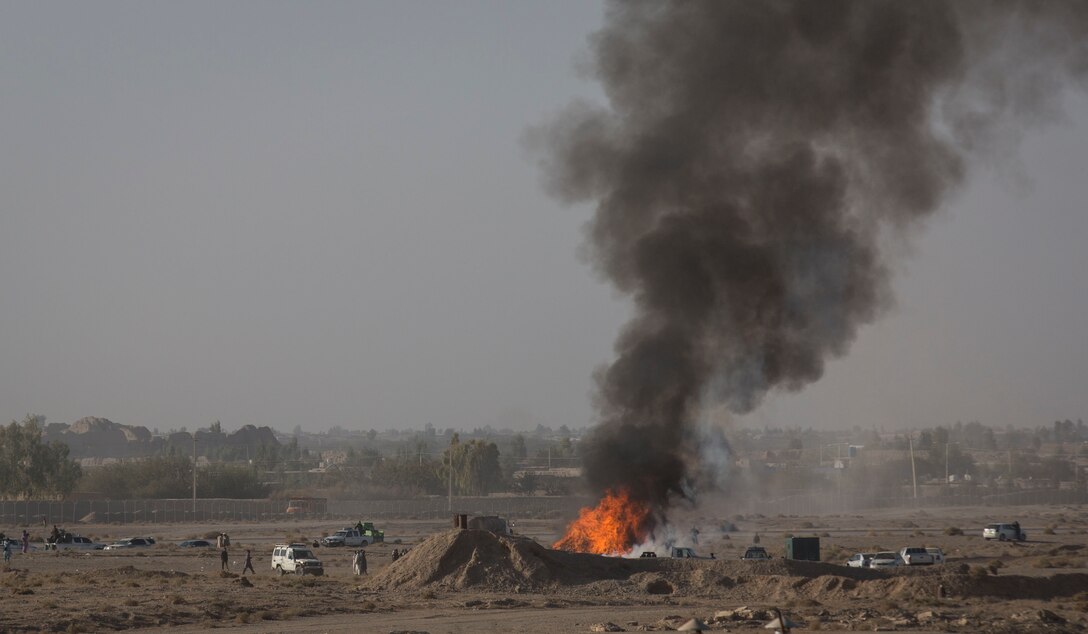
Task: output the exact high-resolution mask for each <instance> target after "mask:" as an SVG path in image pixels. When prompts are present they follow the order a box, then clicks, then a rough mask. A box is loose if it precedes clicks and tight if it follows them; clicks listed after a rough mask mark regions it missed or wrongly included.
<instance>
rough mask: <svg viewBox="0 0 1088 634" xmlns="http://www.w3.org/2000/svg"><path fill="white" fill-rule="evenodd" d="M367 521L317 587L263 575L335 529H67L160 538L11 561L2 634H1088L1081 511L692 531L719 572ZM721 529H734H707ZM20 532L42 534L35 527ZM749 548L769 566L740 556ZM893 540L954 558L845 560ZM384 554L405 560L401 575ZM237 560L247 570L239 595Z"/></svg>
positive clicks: (295, 524) (538, 523) (550, 535)
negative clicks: (128, 633)
mask: <svg viewBox="0 0 1088 634" xmlns="http://www.w3.org/2000/svg"><path fill="white" fill-rule="evenodd" d="M372 519H375V520H376V521H377V524H378V526H379V527H380V528H382V529H384V530H385V531H386V539H387V540H388V542H387V543H384V544H374V545H371V546H369V547H368V548H367V560H368V563H369V573H370V574H369V575H368V576H366V577H359V576H354V575H353V574H352V571H351V559H352V550H353V549H351V548H317V549H314V554H316V555H317V556H318V557H319V558H320V559H321V560H322V562H323V563H324V567H325V575H324V576H322V577H309V576H307V577H296V576H294V575H285V576H281V575H279V574H277V573H276V572H275V571H273V570H271V568H270V561H269V556H270V554H271V552H272V548H273V546H274V545H275V544H279V543H284V542H285V541H310V540H312V539H316V538H318V537H320V536H321V535H323V534H325V533H329V532H331V531H332V530H335V529H336V528H338V527H340V526H343V525H345V524H347V523H350V522H351V521H352V520H351V519H348V518H326V519H319V518H311V519H303V520H286V521H284V520H279V521H261V522H234V521H224V522H218V523H208V524H189V525H186V524H154V523H150V524H128V525H124V526H121V525H118V524H112V525H105V524H82V525H78V526H76V525H72V526H67V527H66V528H68V529H69V530H72V531H73V532H79V533H82V534H83V535H87V536H92V537H94V538H95V539H96V540H98V541H102V542H108V541H112V540H113V539H116V538H118V537H122V536H132V535H150V536H154V537H156V538H157V539H158V543H157V544H156V545H155V546H153V547H150V548H145V549H129V550H121V551H94V552H89V553H78V552H47V551H43V550H40V549H39V550H34V551H32V552H31V553H29V554H26V555H24V554H22V553H18V552H17V553H15V554H14V555H13V558H12V561H11V564H10V567H6V568H2V569H0V595H3V596H5V598H6V600H5V602H4V609H3V610H0V631H4V632H37V631H54V632H64V631H69V632H80V631H83V632H89V631H109V630H140V631H161V629H162V628H164V627H169V628H171V629H172V630H176V631H207V630H210V629H218V628H232V631H239V632H289V631H297V632H313V631H323V632H327V631H338V632H359V631H365V632H382V633H384V632H398V631H405V630H409V631H411V630H414V631H420V632H430V633H431V634H440V633H444V634H454V633H467V632H480V631H496V632H497V631H503V632H585V631H601V630H599V629H597V630H594V629H591V628H592V627H593V626H595V625H596V624H599V623H607V622H612V623H615V624H617V627H619V628H621V629H623V630H625V631H663V630H675V629H676V628H677V627H678V625H679V624H680V623H682V622H684V621H686V620H687V619H689V618H692V617H699V618H701V619H703V620H704V621H708V622H710V623H711V624H712V628H711V629H712V630H714V631H733V632H736V631H750V632H756V631H766V630H765V629H764V628H763V625H764V623H766V621H767V620H769V617H768V616H767V615H768V611H769V610H771V609H772V608H775V607H778V608H781V609H782V610H784V611H785V612H786V613H787V614H788V615H789V616H790V618H791V619H794V620H797V621H803V622H804V623H805V624H806V625H805V628H804V629H803V630H802V631H813V630H824V631H827V630H840V631H873V630H877V629H879V630H881V631H900V632H947V631H953V632H955V631H963V632H1083V631H1084V629H1085V627H1086V626H1088V617H1086V616H1085V615H1086V613H1088V612H1086V608H1088V592H1086V591H1085V588H1086V587H1088V586H1086V583H1088V567H1086V566H1088V564H1086V563H1085V561H1086V559H1085V558H1086V554H1088V537H1086V531H1085V529H1084V526H1085V524H1084V523H1085V521H1086V520H1088V513H1086V511H1085V509H1084V508H1083V507H1081V506H1057V505H1054V506H1036V507H1024V506H1017V507H1005V508H1001V507H987V508H982V507H961V508H956V509H934V508H925V507H924V506H923V507H921V508H912V509H872V510H869V511H867V512H865V513H864V515H855V514H832V515H819V516H809V515H806V516H800V517H798V516H785V515H779V516H774V517H771V516H764V515H728V516H724V515H720V514H716V513H713V514H712V513H706V514H704V515H702V516H696V517H692V518H690V519H691V521H692V522H693V523H696V524H698V525H699V526H700V527H702V528H703V533H702V536H701V538H700V540H699V546H698V549H699V552H700V553H702V554H709V553H711V552H713V553H716V556H717V559H716V560H709V559H686V560H676V559H670V558H667V557H658V558H653V559H624V558H617V557H602V556H597V555H588V554H581V553H568V552H562V551H553V550H549V549H548V548H546V547H544V546H542V544H544V543H551V542H552V541H554V540H555V539H556V537H557V535H558V531H561V530H562V529H563V524H562V523H561V522H560V520H559V519H558V518H556V519H543V518H535V519H534V518H519V519H517V520H516V521H515V523H516V527H515V530H516V532H517V533H518V534H517V535H514V536H504V535H496V534H492V533H487V532H484V531H477V530H465V531H450V530H449V528H448V527H449V522H448V521H446V520H441V519H432V520H422V519H412V518H372ZM1013 519H1015V520H1017V521H1020V522H1021V524H1022V525H1023V526H1025V527H1026V528H1027V531H1028V537H1029V541H1027V542H1023V543H1019V542H1017V543H1011V542H998V541H989V542H987V541H984V540H983V539H982V537H981V535H980V533H981V527H982V526H984V525H985V524H986V523H988V522H992V521H1011V520H1013ZM726 521H727V522H728V523H730V524H732V526H730V527H729V530H722V531H720V532H719V531H715V530H711V528H712V527H715V526H718V525H719V524H724V523H725V522H726ZM953 527H955V528H958V529H961V531H962V533H963V534H959V533H958V532H957V531H953V530H950V529H951V528H953ZM0 528H3V529H5V532H8V533H11V532H16V531H15V530H14V529H15V528H17V527H11V526H6V527H0ZM27 528H28V529H29V530H30V531H31V533H32V534H34V535H35V536H37V535H36V534H37V533H38V532H39V530H40V528H41V527H40V526H30V527H27ZM219 531H226V532H227V533H229V534H230V536H231V542H232V547H231V550H230V552H231V557H230V564H229V565H230V570H229V572H220V563H219V556H218V552H217V550H216V549H214V548H205V549H201V548H179V547H178V546H176V545H175V544H176V543H177V542H179V541H181V540H182V539H186V538H193V537H204V536H207V535H211V534H217V533H218V532H219ZM786 534H795V535H804V536H808V535H819V536H820V547H821V550H820V554H821V560H822V561H821V562H805V561H791V560H785V559H782V558H781V557H782V555H783V554H784V549H783V536H784V535H786ZM757 536H758V538H757ZM757 539H759V542H760V544H761V545H762V546H764V547H766V549H767V551H768V552H769V553H770V554H771V556H772V557H774V559H773V560H770V561H740V560H739V558H740V555H741V554H742V553H743V552H744V550H745V549H746V548H747V547H748V546H749V545H751V544H752V543H753V542H754V541H756V540H757ZM398 540H399V541H398ZM35 543H37V542H35ZM39 545H40V544H39ZM903 546H935V547H940V548H942V549H943V550H944V552H945V554H946V555H947V557H948V563H947V564H946V565H944V566H921V567H908V568H901V569H897V570H883V571H882V570H866V569H855V568H847V567H845V566H843V565H841V564H842V562H843V561H845V560H846V559H847V558H848V557H849V556H850V555H852V554H853V553H855V552H876V551H881V550H892V549H895V550H898V549H899V548H901V547H903ZM394 548H397V549H404V548H409V549H410V550H409V552H408V554H407V555H405V556H403V557H401V558H400V559H398V560H397V561H395V562H394V561H392V558H391V557H390V554H391V551H392V550H393V549H394ZM246 549H249V550H251V551H252V554H253V563H254V567H255V569H256V572H255V573H247V574H246V579H247V580H246V582H242V580H241V577H240V576H239V575H240V573H241V572H242V569H241V568H242V562H243V560H244V555H245V552H244V551H245V550H246ZM940 585H943V586H944V590H945V592H946V595H945V596H944V597H943V598H941V597H938V596H937V591H938V587H939V586H940Z"/></svg>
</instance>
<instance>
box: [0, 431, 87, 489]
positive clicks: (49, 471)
mask: <svg viewBox="0 0 1088 634" xmlns="http://www.w3.org/2000/svg"><path fill="white" fill-rule="evenodd" d="M44 422H45V417H43V416H33V415H31V414H27V416H26V418H25V419H23V422H22V424H20V423H18V422H16V421H11V424H10V425H8V426H7V427H0V496H4V497H15V498H29V497H35V496H40V497H58V498H62V497H64V496H66V495H68V494H69V493H71V491H72V489H73V488H74V487H75V485H76V482H77V481H78V480H79V478H80V474H81V471H80V468H79V464H78V463H76V462H75V461H74V460H70V459H69V458H68V445H66V444H64V443H60V442H51V443H43V442H42V431H41V428H42V424H44Z"/></svg>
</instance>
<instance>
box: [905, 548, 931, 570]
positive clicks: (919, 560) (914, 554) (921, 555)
mask: <svg viewBox="0 0 1088 634" xmlns="http://www.w3.org/2000/svg"><path fill="white" fill-rule="evenodd" d="M899 557H900V558H901V559H902V560H903V563H904V564H905V565H907V566H932V565H933V555H931V554H929V551H928V550H926V549H925V548H922V547H919V546H907V547H906V548H904V549H903V550H900V551H899Z"/></svg>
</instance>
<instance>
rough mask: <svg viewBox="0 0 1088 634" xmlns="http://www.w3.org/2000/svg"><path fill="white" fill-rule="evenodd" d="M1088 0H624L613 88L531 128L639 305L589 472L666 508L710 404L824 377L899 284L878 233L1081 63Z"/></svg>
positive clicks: (1012, 127)
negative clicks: (590, 208) (598, 101)
mask: <svg viewBox="0 0 1088 634" xmlns="http://www.w3.org/2000/svg"><path fill="white" fill-rule="evenodd" d="M1086 24H1088V2H1055V1H1050V0H1048V1H1046V2H1035V1H1031V2H1001V1H993V2H975V1H970V0H968V1H956V2H951V1H947V2H946V1H940V2H934V1H924V0H909V1H904V0H890V1H880V0H864V1H863V0H857V1H839V0H819V1H817V0H806V1H797V2H767V1H758V2H757V1H751V0H734V1H728V0H724V1H723V0H713V1H711V0H706V1H673V2H665V1H661V0H650V1H645V2H638V1H623V2H614V3H611V4H608V5H607V7H606V14H605V26H604V27H603V28H602V30H601V31H599V32H598V33H596V34H595V35H594V36H593V37H592V38H591V43H590V44H591V49H592V53H593V66H592V71H591V72H592V73H593V75H594V76H595V77H596V78H597V79H598V80H599V81H600V82H601V84H602V85H603V87H604V89H605V93H606V95H607V98H608V102H609V106H608V107H607V108H599V107H594V106H591V105H586V104H576V105H572V106H571V107H569V108H568V109H567V110H566V111H565V112H564V113H563V114H562V115H561V116H560V117H559V118H558V119H557V120H556V121H554V122H553V123H552V124H550V125H548V126H545V127H544V128H542V129H541V130H538V131H536V133H535V134H536V135H537V136H536V138H537V139H539V138H541V136H542V137H543V138H544V139H545V143H546V145H547V151H546V152H545V153H544V158H543V164H544V168H545V172H546V177H547V180H548V184H549V187H550V189H551V191H552V193H553V194H554V195H556V196H557V197H558V198H560V199H561V200H563V201H565V202H577V201H585V200H590V201H594V202H595V203H596V205H597V209H596V214H595V216H594V218H593V220H592V221H591V223H590V225H589V228H588V234H589V243H590V247H591V253H592V258H593V261H594V263H595V265H596V266H597V267H598V268H599V269H600V271H602V272H603V273H604V274H606V275H607V276H608V278H609V279H610V280H611V281H612V282H613V283H614V284H615V285H616V287H617V288H618V289H619V290H620V291H621V292H623V293H626V294H628V295H630V296H631V297H632V298H633V301H634V305H635V307H636V315H635V316H634V318H633V319H632V321H631V322H630V323H629V324H627V326H626V327H625V328H624V330H623V333H622V335H621V336H620V337H619V339H618V341H617V342H616V345H615V348H616V355H617V357H616V360H615V361H614V362H613V363H612V365H611V366H609V367H608V368H606V369H603V370H601V371H600V373H599V376H598V383H599V386H598V387H599V390H598V401H597V409H598V416H599V421H598V426H597V427H596V428H595V431H594V434H593V436H592V437H591V438H590V442H589V447H588V450H587V452H586V455H585V464H586V470H587V476H588V480H589V482H590V484H591V485H592V486H594V487H596V488H597V489H598V490H600V491H603V490H605V489H608V488H613V487H626V488H628V489H630V490H631V492H632V493H633V495H634V496H635V497H637V498H639V499H641V500H644V501H647V502H649V503H651V504H652V505H653V506H654V507H655V508H657V509H659V510H664V509H665V508H667V506H668V504H669V500H670V499H673V498H674V496H676V495H681V496H686V495H687V494H688V491H689V490H690V489H689V485H690V484H691V481H692V479H693V478H695V476H696V474H697V473H698V472H699V470H700V469H701V468H702V467H701V465H700V463H699V458H698V456H699V453H700V452H699V444H700V442H701V440H700V436H699V434H698V433H697V430H696V425H695V424H694V422H693V421H694V420H695V419H696V418H697V416H698V411H699V409H700V408H701V407H702V406H703V405H704V404H705V403H708V402H709V403H712V404H714V405H716V406H724V407H726V408H727V409H728V410H729V411H731V412H735V413H744V412H748V411H750V410H752V409H753V408H754V407H756V406H757V405H758V404H759V403H760V402H761V400H762V399H763V398H764V396H765V395H766V394H767V393H768V392H769V391H771V390H799V389H801V388H802V387H804V386H805V385H806V384H808V383H811V382H813V381H816V380H817V379H819V378H820V376H821V374H822V373H823V371H824V364H825V362H826V360H827V359H829V358H833V357H837V356H840V355H843V354H845V353H846V352H847V350H848V348H849V346H850V344H851V342H852V341H853V340H854V338H855V335H856V334H857V331H858V328H859V327H860V326H862V325H864V324H867V323H870V322H872V321H873V320H874V319H876V318H877V317H878V316H879V315H880V313H881V312H882V310H884V309H885V308H886V307H887V305H888V303H889V301H890V292H889V289H888V278H889V275H888V263H887V257H888V254H887V253H886V251H887V249H886V248H882V247H884V246H885V245H887V244H888V241H889V240H897V239H903V238H905V237H906V234H907V233H908V232H909V231H908V230H909V229H910V228H911V227H913V226H915V225H917V223H918V222H919V221H920V220H922V219H924V218H926V217H927V216H929V215H931V214H932V213H933V212H934V211H935V210H937V209H938V208H939V207H940V206H941V205H942V203H943V201H944V200H945V199H946V197H947V196H948V195H949V193H950V192H952V191H954V190H955V189H956V187H957V186H958V185H960V183H961V182H962V181H963V180H964V178H965V177H966V175H967V167H968V165H969V163H970V161H971V159H972V158H973V157H975V156H977V155H978V154H979V153H981V152H982V151H984V150H988V149H992V148H994V147H998V146H997V145H995V143H994V139H1001V138H1005V139H1008V138H1012V139H1015V136H1016V133H1017V132H1018V130H1019V128H1020V127H1022V126H1023V125H1025V124H1027V123H1030V122H1032V121H1033V120H1034V119H1037V118H1038V119H1042V118H1047V117H1048V116H1049V115H1052V114H1053V113H1054V111H1056V110H1057V109H1058V107H1059V102H1060V95H1061V88H1063V87H1064V86H1065V85H1067V84H1069V83H1072V82H1074V81H1082V80H1083V79H1084V77H1085V74H1086V71H1088V55H1086V51H1088V48H1086V41H1088V38H1086V35H1088V28H1086Z"/></svg>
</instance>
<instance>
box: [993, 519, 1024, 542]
mask: <svg viewBox="0 0 1088 634" xmlns="http://www.w3.org/2000/svg"><path fill="white" fill-rule="evenodd" d="M982 537H983V538H985V539H986V541H990V540H991V539H997V540H1000V541H1007V540H1012V541H1017V542H1023V541H1027V539H1028V534H1027V533H1025V532H1024V531H1023V529H1021V528H1020V522H1013V523H1011V524H988V525H987V526H986V528H984V529H982Z"/></svg>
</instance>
